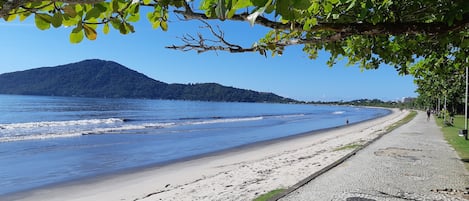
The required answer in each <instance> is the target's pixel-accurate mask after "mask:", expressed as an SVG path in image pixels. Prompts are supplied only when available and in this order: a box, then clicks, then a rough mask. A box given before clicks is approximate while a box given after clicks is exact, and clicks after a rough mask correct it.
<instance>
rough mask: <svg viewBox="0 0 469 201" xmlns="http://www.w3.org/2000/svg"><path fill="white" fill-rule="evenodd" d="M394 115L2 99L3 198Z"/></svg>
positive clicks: (320, 108)
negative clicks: (347, 121)
mask: <svg viewBox="0 0 469 201" xmlns="http://www.w3.org/2000/svg"><path fill="white" fill-rule="evenodd" d="M388 113H389V110H386V109H378V108H363V107H351V106H326V105H301V104H271V103H225V102H201V101H200V102H199V101H175V100H144V99H103V98H76V97H44V96H16V95H0V196H1V195H6V194H10V193H16V192H22V191H28V190H31V189H35V188H41V187H44V186H48V185H56V184H60V183H64V182H70V181H77V180H81V179H85V178H92V177H96V176H101V175H106V174H112V173H116V172H119V171H125V170H129V169H132V168H139V167H149V166H157V165H164V164H168V163H172V162H175V161H180V160H188V159H190V158H193V157H198V156H202V155H204V154H210V153H214V152H219V151H223V150H227V149H232V148H236V147H240V146H244V145H252V144H255V143H261V142H265V141H269V140H275V139H281V138H285V137H290V136H294V135H299V134H304V133H305V132H309V131H316V130H320V129H327V128H333V127H337V126H343V125H345V122H346V120H349V122H350V123H356V122H361V121H366V120H369V119H373V118H377V117H380V116H384V115H386V114H388Z"/></svg>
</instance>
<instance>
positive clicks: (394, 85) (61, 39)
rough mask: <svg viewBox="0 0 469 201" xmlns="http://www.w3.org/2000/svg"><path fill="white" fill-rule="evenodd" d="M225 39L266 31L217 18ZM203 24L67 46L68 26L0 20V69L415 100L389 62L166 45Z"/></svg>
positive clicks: (246, 38)
mask: <svg viewBox="0 0 469 201" xmlns="http://www.w3.org/2000/svg"><path fill="white" fill-rule="evenodd" d="M218 24H220V26H221V28H222V29H223V30H224V31H225V35H226V37H227V39H228V40H230V41H232V42H236V43H239V44H243V45H245V46H250V45H252V44H253V43H254V42H256V41H257V40H258V39H259V38H260V37H262V36H263V34H265V33H266V31H267V30H266V29H264V28H263V27H259V26H254V27H251V26H250V25H249V23H248V22H244V23H233V22H229V23H226V22H225V23H218ZM199 26H202V23H200V22H198V21H192V22H181V21H178V20H177V19H173V21H172V22H171V23H170V24H169V31H168V32H163V31H161V30H159V29H158V30H154V29H152V28H151V25H150V24H149V23H148V22H147V20H146V19H145V18H142V19H141V22H139V23H137V24H136V26H135V28H136V32H135V33H133V34H130V35H121V34H119V33H118V31H117V30H113V29H111V32H110V33H109V34H108V35H104V34H102V31H101V27H100V28H98V39H97V40H96V41H88V40H87V39H84V40H83V42H81V43H80V44H70V42H69V33H70V32H71V29H72V28H58V29H54V28H51V29H50V30H46V31H41V30H39V29H37V28H36V27H35V25H34V24H33V22H32V21H31V20H26V21H25V22H18V21H14V22H10V23H5V22H3V21H2V22H0V38H1V40H2V41H1V43H2V44H1V45H0V52H1V56H0V58H1V62H0V73H5V72H13V71H18V70H25V69H30V68H36V67H44V66H56V65H60V64H66V63H71V62H77V61H80V60H84V59H104V60H112V61H116V62H118V63H120V64H122V65H124V66H127V67H129V68H131V69H133V70H136V71H139V72H141V73H143V74H145V75H147V76H149V77H151V78H154V79H156V80H160V81H163V82H167V83H205V82H216V83H220V84H223V85H226V86H233V87H237V88H243V89H252V90H256V91H264V92H273V93H276V94H278V95H281V96H285V97H289V98H294V99H297V100H304V101H312V100H314V101H318V100H322V101H330V100H353V99H359V98H370V99H372V98H378V99H382V100H396V99H400V98H402V97H415V96H417V94H416V93H415V92H414V91H415V89H416V86H415V85H414V84H413V78H412V77H411V76H399V75H398V73H397V71H396V70H395V69H394V68H393V67H390V66H386V65H382V66H381V67H380V68H379V69H378V70H365V71H361V70H360V69H359V68H358V67H356V66H350V67H347V66H345V64H344V63H345V61H344V62H343V63H338V64H336V65H335V66H334V67H333V68H329V67H327V65H326V61H327V59H328V53H327V52H320V54H319V58H318V59H316V60H310V59H308V57H307V55H306V54H305V53H303V52H302V51H301V48H302V47H301V46H295V47H289V48H288V49H287V51H285V53H284V55H282V56H276V57H270V56H269V57H267V58H265V57H263V56H260V55H259V54H257V53H243V54H232V53H226V52H207V53H202V54H197V53H196V52H181V51H175V50H169V49H165V48H164V47H165V46H168V45H172V44H180V41H179V39H177V37H179V36H182V35H183V34H184V33H192V34H196V33H197V32H203V30H201V29H199Z"/></svg>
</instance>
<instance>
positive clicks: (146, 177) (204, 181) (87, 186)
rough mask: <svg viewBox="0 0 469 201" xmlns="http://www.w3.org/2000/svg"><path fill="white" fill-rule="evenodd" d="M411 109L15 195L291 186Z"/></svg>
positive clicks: (204, 192)
mask: <svg viewBox="0 0 469 201" xmlns="http://www.w3.org/2000/svg"><path fill="white" fill-rule="evenodd" d="M407 114H408V111H405V110H403V111H400V110H397V109H394V110H393V112H392V113H391V114H389V115H387V116H384V117H381V118H377V119H374V120H370V121H366V122H363V123H358V124H351V125H348V126H343V127H340V128H336V129H330V130H325V131H321V132H314V133H312V134H304V135H301V136H299V137H292V138H288V139H283V140H277V141H272V142H268V143H261V144H257V145H255V146H246V147H243V148H239V149H233V150H230V151H226V152H222V153H217V154H212V155H208V156H205V157H201V158H197V159H193V160H188V161H183V162H178V163H174V164H170V165H166V166H160V167H149V168H145V169H142V170H139V171H132V172H127V173H122V174H117V175H111V176H106V177H103V178H99V179H90V180H85V181H80V182H74V183H70V184H65V185H61V186H54V187H49V188H43V189H39V190H35V191H32V192H28V193H23V194H19V195H14V196H13V197H10V198H11V199H14V200H49V201H53V200H116V201H117V200H145V201H147V200H252V199H253V198H255V197H257V196H259V195H260V194H263V193H266V192H269V191H271V190H274V189H279V188H288V187H290V186H292V185H294V184H296V183H297V182H299V181H300V180H302V179H304V178H306V177H308V176H309V175H311V174H313V173H314V172H317V171H319V170H321V169H322V168H324V167H325V166H327V165H329V164H331V163H333V162H334V161H336V160H338V159H339V158H341V157H343V156H345V155H347V154H348V153H350V152H352V151H353V149H352V148H348V149H341V148H343V147H345V146H347V145H361V144H365V143H366V142H368V141H370V140H372V139H374V138H376V137H378V136H380V135H381V134H383V133H384V132H385V128H387V127H389V126H390V125H392V124H394V123H396V122H397V121H399V120H400V119H402V118H404V117H405V116H406V115H407ZM352 123H353V122H352Z"/></svg>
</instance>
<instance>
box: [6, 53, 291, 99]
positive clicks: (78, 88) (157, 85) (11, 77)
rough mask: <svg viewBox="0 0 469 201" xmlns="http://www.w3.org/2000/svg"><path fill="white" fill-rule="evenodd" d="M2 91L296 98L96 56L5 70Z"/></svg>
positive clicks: (187, 97)
mask: <svg viewBox="0 0 469 201" xmlns="http://www.w3.org/2000/svg"><path fill="white" fill-rule="evenodd" d="M0 93H2V94H21V95H44V96H76V97H105V98H148V99H173V100H201V101H226V102H276V103H289V102H296V101H295V100H292V99H288V98H283V97H280V96H277V95H275V94H273V93H262V92H255V91H251V90H244V89H237V88H233V87H225V86H222V85H219V84H216V83H204V84H187V85H186V84H167V83H163V82H160V81H157V80H154V79H151V78H149V77H147V76H145V75H143V74H141V73H138V72H136V71H133V70H130V69H128V68H126V67H124V66H122V65H120V64H118V63H115V62H111V61H102V60H96V59H95V60H85V61H82V62H78V63H72V64H67V65H62V66H57V67H47V68H37V69H32V70H26V71H21V72H13V73H5V74H1V75H0Z"/></svg>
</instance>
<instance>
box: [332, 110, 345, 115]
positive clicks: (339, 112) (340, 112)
mask: <svg viewBox="0 0 469 201" xmlns="http://www.w3.org/2000/svg"><path fill="white" fill-rule="evenodd" d="M343 113H345V111H335V112H333V113H332V114H343Z"/></svg>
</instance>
